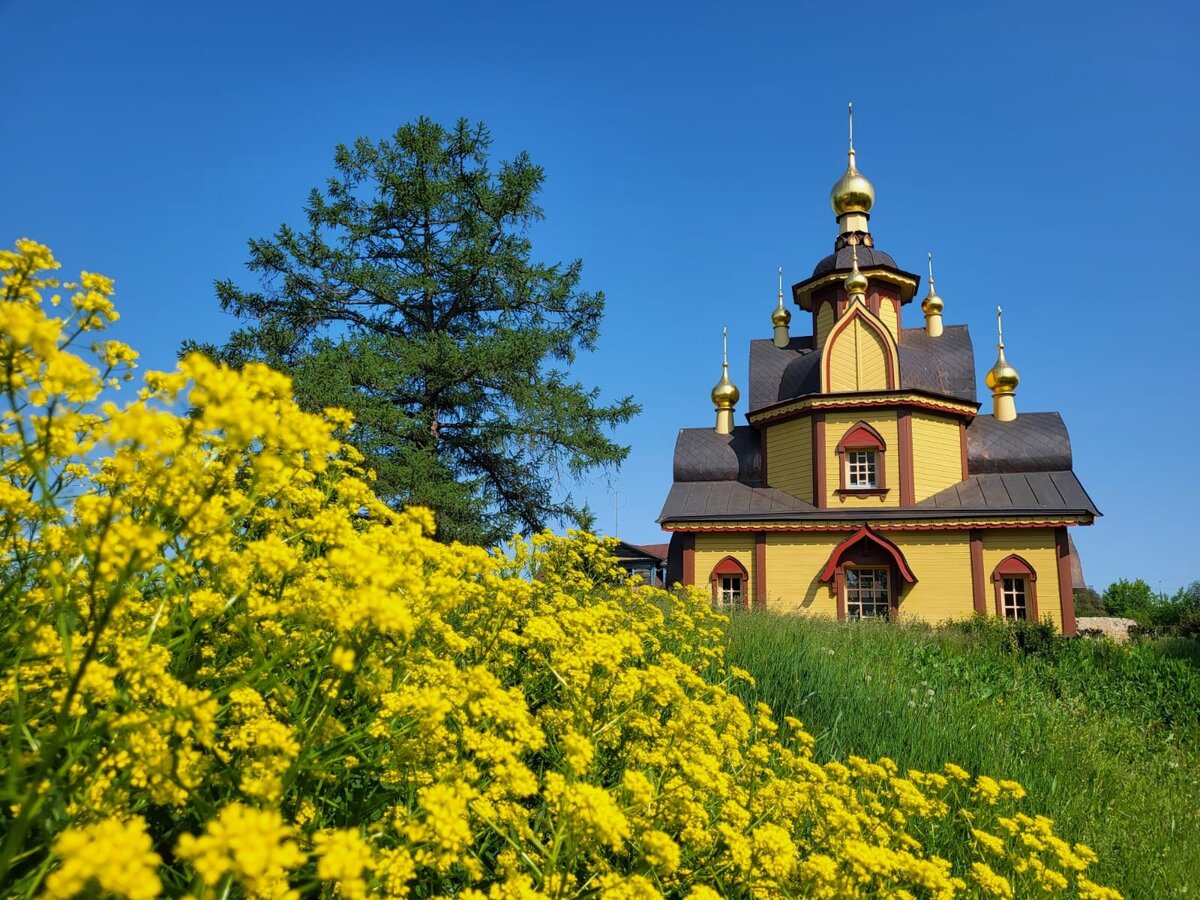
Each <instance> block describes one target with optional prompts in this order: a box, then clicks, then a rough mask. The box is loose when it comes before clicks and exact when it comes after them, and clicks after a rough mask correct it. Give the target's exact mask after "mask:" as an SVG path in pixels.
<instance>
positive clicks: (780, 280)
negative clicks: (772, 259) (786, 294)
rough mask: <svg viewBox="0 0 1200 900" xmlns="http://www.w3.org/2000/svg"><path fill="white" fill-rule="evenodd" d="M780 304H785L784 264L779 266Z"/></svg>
mask: <svg viewBox="0 0 1200 900" xmlns="http://www.w3.org/2000/svg"><path fill="white" fill-rule="evenodd" d="M779 305H780V306H781V307H782V306H783V266H780V267H779Z"/></svg>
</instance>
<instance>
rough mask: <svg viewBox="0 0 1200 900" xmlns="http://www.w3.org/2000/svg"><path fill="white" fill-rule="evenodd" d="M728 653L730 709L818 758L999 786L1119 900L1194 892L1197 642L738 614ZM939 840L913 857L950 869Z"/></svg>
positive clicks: (980, 624)
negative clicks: (773, 726)
mask: <svg viewBox="0 0 1200 900" xmlns="http://www.w3.org/2000/svg"><path fill="white" fill-rule="evenodd" d="M729 652H730V659H731V661H732V662H733V663H734V664H735V665H738V666H741V667H743V668H745V669H746V670H748V671H749V672H750V673H751V674H752V675H753V676H754V678H755V686H753V687H750V686H746V687H744V688H743V691H744V694H745V696H746V698H747V699H750V700H762V701H765V702H767V703H769V704H770V705H771V706H772V707H773V708H774V709H775V711H776V713H777V714H778V715H781V716H782V715H793V716H796V717H797V718H799V719H801V720H803V721H804V722H805V724H806V725H807V726H808V728H809V730H810V731H811V732H812V733H813V734H814V735H815V736H816V738H817V746H816V750H817V754H818V757H819V758H820V759H822V760H824V759H833V758H845V757H846V756H847V755H848V754H860V755H863V756H867V757H870V758H876V757H880V756H887V757H890V758H892V759H893V760H895V761H896V762H897V763H898V764H899V765H900V767H901V769H904V768H908V767H911V768H921V769H936V768H938V767H939V766H941V765H942V764H943V763H946V762H954V763H957V764H958V765H961V766H963V767H964V768H966V769H968V770H970V771H971V772H987V773H990V774H992V775H994V776H995V777H998V778H1011V779H1014V780H1016V781H1019V782H1021V783H1022V784H1023V785H1024V786H1025V787H1026V789H1027V790H1028V791H1029V793H1030V795H1031V796H1030V799H1029V800H1027V801H1025V802H1026V803H1027V804H1030V805H1029V807H1028V808H1027V809H1026V812H1028V813H1030V814H1034V813H1041V814H1044V815H1047V816H1049V817H1050V818H1052V819H1054V820H1055V822H1056V823H1058V827H1059V830H1060V833H1062V834H1064V835H1065V836H1067V837H1068V838H1070V839H1072V840H1077V841H1082V842H1084V843H1086V844H1089V845H1090V846H1091V847H1092V848H1093V849H1095V850H1096V851H1097V852H1098V853H1099V854H1100V863H1099V864H1098V865H1097V867H1096V870H1095V874H1096V876H1097V878H1098V880H1100V881H1101V882H1102V883H1105V884H1110V885H1112V886H1114V887H1117V888H1119V889H1121V890H1122V891H1123V892H1124V893H1125V895H1126V896H1127V897H1168V896H1177V895H1183V894H1186V893H1187V891H1188V888H1189V886H1190V887H1191V888H1192V889H1193V892H1194V890H1195V889H1196V888H1200V643H1197V642H1194V641H1189V640H1176V641H1159V642H1155V643H1142V644H1134V645H1131V646H1128V647H1119V646H1116V645H1113V644H1111V643H1107V642H1097V641H1090V640H1064V639H1061V638H1057V637H1054V636H1053V635H1052V634H1051V633H1050V632H1049V631H1048V629H1046V628H1044V627H1042V626H1039V625H1026V624H1024V623H1023V627H1020V628H1012V627H1006V626H1005V625H1004V624H1002V623H997V622H990V623H989V622H987V621H983V620H979V621H975V622H969V623H963V624H959V625H953V626H948V627H945V628H940V629H934V628H929V627H927V626H918V625H896V624H887V623H879V624H875V623H856V624H850V625H845V624H840V623H837V622H831V621H828V620H813V619H801V618H798V617H788V616H778V615H773V614H766V613H764V614H759V613H754V614H745V615H739V616H736V617H734V619H733V620H732V622H731V623H730V627H729ZM1033 804H1036V807H1035V806H1034V805H1033ZM950 834H951V831H950V829H947V830H946V832H945V838H946V842H945V844H944V845H939V844H938V842H939V835H938V833H936V832H933V833H931V834H930V835H928V838H927V840H928V842H929V843H928V846H929V848H930V849H931V850H936V852H938V853H940V854H942V855H944V856H946V857H947V858H951V859H953V858H955V857H956V854H957V853H958V852H961V851H960V849H959V848H957V847H956V846H955V845H954V844H953V843H952V842H951V840H950Z"/></svg>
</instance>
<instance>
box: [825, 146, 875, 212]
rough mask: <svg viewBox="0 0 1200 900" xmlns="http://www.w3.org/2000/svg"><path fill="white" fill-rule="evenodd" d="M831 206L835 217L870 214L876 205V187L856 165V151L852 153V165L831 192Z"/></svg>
mask: <svg viewBox="0 0 1200 900" xmlns="http://www.w3.org/2000/svg"><path fill="white" fill-rule="evenodd" d="M829 204H830V206H832V207H833V212H834V215H837V216H841V215H843V214H845V213H852V212H856V213H869V212H870V211H871V207H872V206H874V205H875V186H874V185H873V184H871V182H870V181H868V180H867V176H865V175H864V174H863V173H862V172H860V171H858V168H857V167H856V166H855V165H854V151H853V150H851V151H850V164H849V165H848V166H847V167H846V172H845V174H844V175H842V177H841V178H839V179H838V182H837V184H835V185H834V186H833V190H831V191H830V192H829Z"/></svg>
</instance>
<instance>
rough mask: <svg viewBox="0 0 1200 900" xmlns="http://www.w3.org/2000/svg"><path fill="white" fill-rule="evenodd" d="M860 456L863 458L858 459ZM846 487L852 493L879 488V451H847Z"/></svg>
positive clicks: (860, 449) (868, 449)
mask: <svg viewBox="0 0 1200 900" xmlns="http://www.w3.org/2000/svg"><path fill="white" fill-rule="evenodd" d="M860 455H861V457H862V458H861V459H859V458H857V457H859V456H860ZM860 479H861V480H860ZM846 487H847V488H848V489H849V490H852V491H853V490H874V489H875V488H877V487H879V451H877V450H874V449H870V448H859V449H847V450H846Z"/></svg>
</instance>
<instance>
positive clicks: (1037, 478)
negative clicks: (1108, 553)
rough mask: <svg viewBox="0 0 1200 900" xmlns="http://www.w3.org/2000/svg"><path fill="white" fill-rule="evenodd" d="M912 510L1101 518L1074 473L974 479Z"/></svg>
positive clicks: (928, 499)
mask: <svg viewBox="0 0 1200 900" xmlns="http://www.w3.org/2000/svg"><path fill="white" fill-rule="evenodd" d="M1019 418H1020V417H1019V416H1018V419H1019ZM913 509H923V510H928V509H936V510H944V511H949V512H959V511H962V512H968V511H969V512H979V513H989V512H1000V513H1005V514H1012V515H1024V514H1030V515H1044V514H1046V513H1063V514H1069V513H1088V514H1091V515H1093V516H1098V515H1100V510H1098V509H1096V505H1095V504H1094V503H1092V498H1091V497H1089V496H1088V493H1087V491H1085V490H1084V489H1083V485H1082V484H1080V483H1079V479H1078V478H1076V477H1075V473H1074V472H1070V471H1064V472H1001V473H995V474H989V475H972V476H970V477H969V478H967V479H966V480H965V481H960V482H959V483H958V484H953V485H951V486H950V487H948V488H946V489H945V490H944V491H939V492H938V493H936V494H934V495H933V496H932V497H928V498H926V499H925V500H922V501H921V502H920V503H918V504H917V505H916V506H915V507H913Z"/></svg>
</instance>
